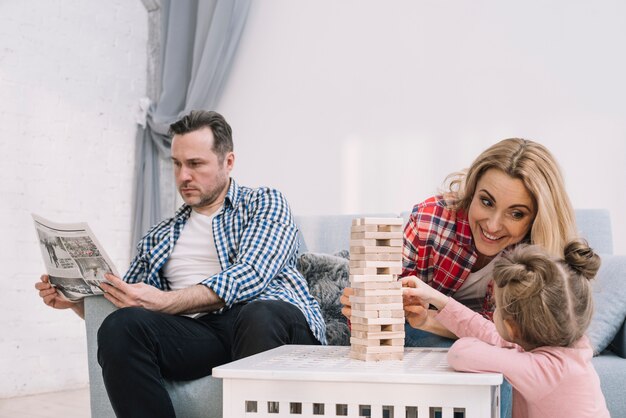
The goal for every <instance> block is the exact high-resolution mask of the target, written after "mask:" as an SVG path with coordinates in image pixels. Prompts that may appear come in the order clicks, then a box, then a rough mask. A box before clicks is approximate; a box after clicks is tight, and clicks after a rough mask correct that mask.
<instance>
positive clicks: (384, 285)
mask: <svg viewBox="0 0 626 418" xmlns="http://www.w3.org/2000/svg"><path fill="white" fill-rule="evenodd" d="M352 288H353V289H400V294H402V282H401V281H398V280H396V281H393V282H362V283H354V285H353V286H352Z"/></svg>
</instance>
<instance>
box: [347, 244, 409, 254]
mask: <svg viewBox="0 0 626 418" xmlns="http://www.w3.org/2000/svg"><path fill="white" fill-rule="evenodd" d="M370 253H374V254H380V253H400V254H402V247H389V246H383V247H377V246H375V245H365V246H363V245H356V246H354V245H352V244H350V254H370Z"/></svg>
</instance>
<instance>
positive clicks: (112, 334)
mask: <svg viewBox="0 0 626 418" xmlns="http://www.w3.org/2000/svg"><path fill="white" fill-rule="evenodd" d="M148 315H149V311H146V310H145V309H142V308H121V309H118V310H116V311H115V312H113V313H111V314H110V315H109V316H107V317H106V318H105V319H104V321H102V324H101V325H100V328H99V329H98V360H99V361H101V355H105V356H107V357H117V356H118V355H120V356H123V355H124V353H126V352H127V350H128V349H129V346H130V345H133V344H136V343H138V341H139V340H140V339H142V337H144V336H146V330H145V326H146V319H147V318H146V316H148Z"/></svg>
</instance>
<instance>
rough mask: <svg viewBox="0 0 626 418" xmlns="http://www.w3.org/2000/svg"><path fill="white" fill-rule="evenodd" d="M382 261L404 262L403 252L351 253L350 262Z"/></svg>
mask: <svg viewBox="0 0 626 418" xmlns="http://www.w3.org/2000/svg"><path fill="white" fill-rule="evenodd" d="M362 260H372V261H374V260H380V261H400V262H402V252H401V251H397V252H395V253H350V261H362Z"/></svg>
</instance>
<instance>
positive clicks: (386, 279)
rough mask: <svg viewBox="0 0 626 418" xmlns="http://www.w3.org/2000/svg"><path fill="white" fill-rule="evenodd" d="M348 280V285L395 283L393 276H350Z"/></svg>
mask: <svg viewBox="0 0 626 418" xmlns="http://www.w3.org/2000/svg"><path fill="white" fill-rule="evenodd" d="M349 280H350V283H364V282H395V281H396V276H395V275H393V274H352V275H350V277H349Z"/></svg>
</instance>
